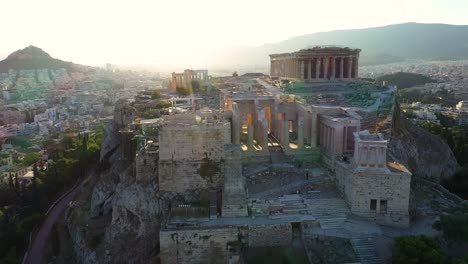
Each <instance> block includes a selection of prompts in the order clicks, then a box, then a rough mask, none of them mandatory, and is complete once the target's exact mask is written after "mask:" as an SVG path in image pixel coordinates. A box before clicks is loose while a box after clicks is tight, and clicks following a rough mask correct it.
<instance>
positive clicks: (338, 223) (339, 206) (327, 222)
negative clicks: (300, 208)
mask: <svg viewBox="0 0 468 264" xmlns="http://www.w3.org/2000/svg"><path fill="white" fill-rule="evenodd" d="M307 208H308V212H307V213H308V214H311V215H313V216H314V217H315V218H316V219H317V221H318V222H319V223H320V227H321V228H322V229H338V228H343V224H344V222H345V221H346V214H347V213H348V208H347V206H346V203H345V201H344V200H343V199H340V198H329V199H311V200H307Z"/></svg>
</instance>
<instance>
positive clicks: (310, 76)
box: [307, 60, 312, 80]
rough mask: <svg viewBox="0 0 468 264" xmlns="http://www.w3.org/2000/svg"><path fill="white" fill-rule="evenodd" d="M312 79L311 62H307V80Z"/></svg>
mask: <svg viewBox="0 0 468 264" xmlns="http://www.w3.org/2000/svg"><path fill="white" fill-rule="evenodd" d="M310 79H312V60H307V80H310Z"/></svg>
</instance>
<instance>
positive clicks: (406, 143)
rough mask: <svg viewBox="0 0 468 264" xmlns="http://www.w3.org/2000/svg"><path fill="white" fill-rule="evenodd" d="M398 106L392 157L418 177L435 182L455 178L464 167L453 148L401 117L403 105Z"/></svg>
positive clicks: (391, 142) (390, 152)
mask: <svg viewBox="0 0 468 264" xmlns="http://www.w3.org/2000/svg"><path fill="white" fill-rule="evenodd" d="M396 106H397V107H395V114H394V118H393V126H392V135H391V137H390V142H389V146H388V156H389V158H390V159H391V160H395V161H398V162H400V163H402V164H404V165H405V166H406V167H407V168H408V169H409V170H410V171H411V172H412V173H413V175H414V176H415V177H422V178H427V179H430V180H433V181H435V182H439V181H440V180H441V179H446V178H449V177H451V176H452V175H453V174H454V173H455V172H456V171H457V170H458V169H459V168H460V166H459V165H458V163H457V160H456V159H455V156H454V155H453V152H452V150H451V149H450V147H449V146H448V145H447V144H446V143H445V142H444V141H442V139H441V138H440V137H438V136H436V135H433V134H431V133H430V132H428V131H426V130H424V129H422V128H420V127H418V126H416V125H414V124H412V123H411V122H410V121H409V120H407V119H406V118H404V117H403V116H400V108H399V107H398V105H396Z"/></svg>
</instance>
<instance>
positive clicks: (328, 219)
mask: <svg viewBox="0 0 468 264" xmlns="http://www.w3.org/2000/svg"><path fill="white" fill-rule="evenodd" d="M252 211H253V212H254V214H255V215H268V214H269V213H270V212H275V211H277V212H281V214H284V215H311V216H313V217H314V218H315V219H316V220H317V221H318V222H319V223H320V227H321V228H322V229H339V228H343V225H344V222H345V221H346V219H347V218H346V215H347V213H348V208H347V206H346V203H345V201H344V200H343V199H340V198H327V199H306V200H305V199H303V198H302V197H301V196H300V195H299V194H287V195H283V196H281V197H279V198H277V199H275V200H269V201H265V202H260V203H253V204H252Z"/></svg>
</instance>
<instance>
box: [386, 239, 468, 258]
mask: <svg viewBox="0 0 468 264" xmlns="http://www.w3.org/2000/svg"><path fill="white" fill-rule="evenodd" d="M392 263H394V264H412V263H414V264H419V263H424V264H445V263H447V264H466V263H468V262H466V261H464V260H461V259H456V258H451V257H448V256H447V255H446V254H445V253H444V252H443V251H442V249H441V247H440V245H439V244H438V243H437V241H436V240H434V239H433V238H430V237H427V236H401V237H397V238H395V245H394V254H393V260H392Z"/></svg>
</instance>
